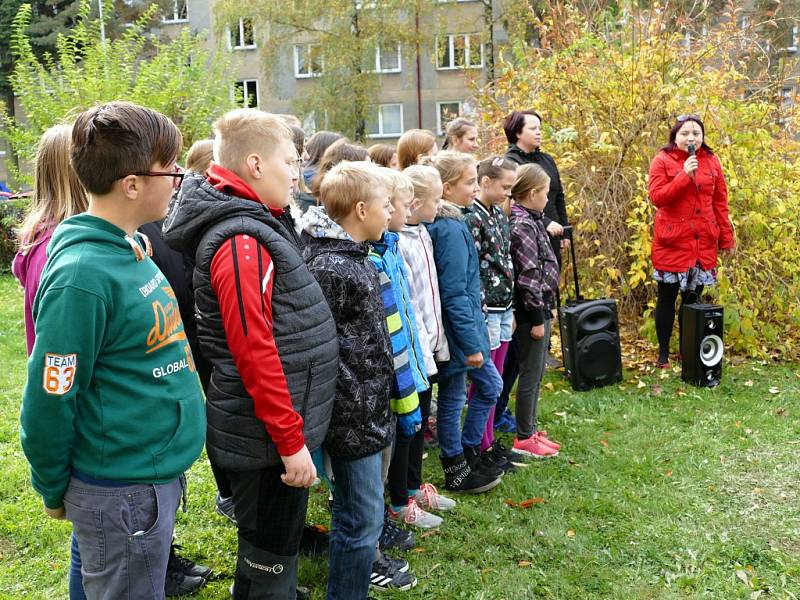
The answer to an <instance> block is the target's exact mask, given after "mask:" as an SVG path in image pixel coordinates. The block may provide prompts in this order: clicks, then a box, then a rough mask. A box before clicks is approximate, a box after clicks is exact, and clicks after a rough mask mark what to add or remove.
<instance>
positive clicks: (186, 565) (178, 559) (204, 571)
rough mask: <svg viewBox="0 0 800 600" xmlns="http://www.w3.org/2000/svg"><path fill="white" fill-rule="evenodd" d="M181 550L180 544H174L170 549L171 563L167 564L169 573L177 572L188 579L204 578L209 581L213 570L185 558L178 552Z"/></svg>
mask: <svg viewBox="0 0 800 600" xmlns="http://www.w3.org/2000/svg"><path fill="white" fill-rule="evenodd" d="M180 549H181V546H180V545H178V544H172V546H171V547H170V549H169V561H168V562H167V571H168V572H169V571H177V572H179V573H183V574H184V575H186V576H188V577H202V578H203V579H208V578H209V577H211V569H209V568H208V567H206V566H204V565H198V564H195V563H194V562H192V561H191V560H189V559H188V558H184V557H183V556H181V555H180V554H178V552H177V550H180Z"/></svg>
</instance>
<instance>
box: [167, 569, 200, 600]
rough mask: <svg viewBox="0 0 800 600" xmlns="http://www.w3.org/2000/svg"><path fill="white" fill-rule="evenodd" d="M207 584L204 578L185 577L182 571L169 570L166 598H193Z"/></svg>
mask: <svg viewBox="0 0 800 600" xmlns="http://www.w3.org/2000/svg"><path fill="white" fill-rule="evenodd" d="M205 584H206V580H205V579H203V578H202V577H192V576H191V575H184V574H183V573H181V572H180V571H170V570H169V569H167V578H166V580H165V581H164V595H166V596H191V595H192V594H195V593H197V591H198V590H199V589H200V588H201V587H203V586H204V585H205Z"/></svg>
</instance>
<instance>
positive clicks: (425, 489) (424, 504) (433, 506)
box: [414, 483, 456, 511]
mask: <svg viewBox="0 0 800 600" xmlns="http://www.w3.org/2000/svg"><path fill="white" fill-rule="evenodd" d="M414 501H415V502H416V503H417V504H419V506H420V507H421V508H423V509H425V510H432V511H446V510H453V509H454V508H455V507H456V501H455V500H452V499H450V498H448V497H447V496H442V495H441V494H440V493H439V490H437V489H436V487H435V486H434V485H433V484H430V483H423V484H422V485H421V486H419V491H418V492H417V493H416V494H415V495H414Z"/></svg>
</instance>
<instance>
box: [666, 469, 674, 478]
mask: <svg viewBox="0 0 800 600" xmlns="http://www.w3.org/2000/svg"><path fill="white" fill-rule="evenodd" d="M664 475H666V476H667V477H672V469H670V470H669V471H667V472H666V473H665V474H664Z"/></svg>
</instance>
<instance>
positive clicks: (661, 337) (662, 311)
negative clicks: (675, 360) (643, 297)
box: [655, 281, 703, 362]
mask: <svg viewBox="0 0 800 600" xmlns="http://www.w3.org/2000/svg"><path fill="white" fill-rule="evenodd" d="M679 293H680V296H681V305H680V307H678V332H679V335H680V331H681V330H682V328H683V305H684V304H692V303H695V302H699V301H700V297H701V296H702V295H703V286H702V285H699V286H697V288H696V289H694V290H691V291H690V290H686V291H684V292H681V291H680V284H678V283H664V282H663V281H659V282H658V298H657V299H656V310H655V319H656V336H657V337H658V359H659V360H660V361H661V362H666V360H667V359H668V358H669V340H670V338H671V337H672V328H673V327H674V326H675V300H677V298H678V294H679Z"/></svg>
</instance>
